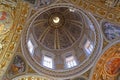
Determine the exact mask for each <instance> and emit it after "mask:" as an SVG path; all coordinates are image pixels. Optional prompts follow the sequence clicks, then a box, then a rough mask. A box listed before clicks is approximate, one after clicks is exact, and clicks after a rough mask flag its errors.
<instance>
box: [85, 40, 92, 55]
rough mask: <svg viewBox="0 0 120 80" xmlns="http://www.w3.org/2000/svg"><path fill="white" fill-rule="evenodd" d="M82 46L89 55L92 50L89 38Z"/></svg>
mask: <svg viewBox="0 0 120 80" xmlns="http://www.w3.org/2000/svg"><path fill="white" fill-rule="evenodd" d="M84 48H85V51H86V52H87V54H88V55H89V54H91V53H92V51H93V44H92V43H91V42H90V41H89V40H87V41H86V43H85V45H84Z"/></svg>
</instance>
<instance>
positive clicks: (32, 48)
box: [27, 39, 34, 55]
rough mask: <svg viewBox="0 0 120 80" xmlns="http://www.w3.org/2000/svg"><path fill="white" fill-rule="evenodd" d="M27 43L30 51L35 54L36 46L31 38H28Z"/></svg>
mask: <svg viewBox="0 0 120 80" xmlns="http://www.w3.org/2000/svg"><path fill="white" fill-rule="evenodd" d="M27 45H28V50H29V52H30V53H31V54H32V55H33V54H34V46H33V43H32V41H31V40H30V39H29V40H28V42H27Z"/></svg>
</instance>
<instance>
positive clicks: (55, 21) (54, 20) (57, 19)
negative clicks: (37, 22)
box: [53, 16, 60, 24]
mask: <svg viewBox="0 0 120 80" xmlns="http://www.w3.org/2000/svg"><path fill="white" fill-rule="evenodd" d="M53 22H54V23H55V24H58V23H59V22H60V18H59V17H57V16H55V17H53Z"/></svg>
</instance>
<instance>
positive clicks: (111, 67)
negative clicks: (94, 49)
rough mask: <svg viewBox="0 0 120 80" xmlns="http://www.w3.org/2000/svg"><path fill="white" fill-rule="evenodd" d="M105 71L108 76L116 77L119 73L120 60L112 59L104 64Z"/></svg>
mask: <svg viewBox="0 0 120 80" xmlns="http://www.w3.org/2000/svg"><path fill="white" fill-rule="evenodd" d="M105 71H106V72H107V73H108V74H109V75H116V74H118V73H119V71H120V58H112V59H110V60H109V61H108V62H107V63H106V64H105Z"/></svg>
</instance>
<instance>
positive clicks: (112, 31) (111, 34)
mask: <svg viewBox="0 0 120 80" xmlns="http://www.w3.org/2000/svg"><path fill="white" fill-rule="evenodd" d="M102 28H103V33H104V35H105V37H106V38H107V39H108V40H113V39H116V38H118V37H120V26H116V25H114V24H111V23H109V22H105V23H103V26H102Z"/></svg>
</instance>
